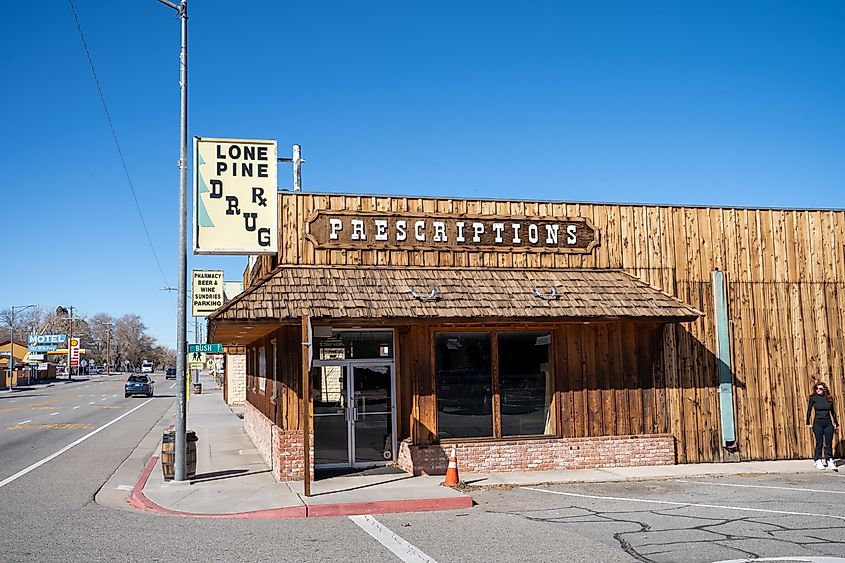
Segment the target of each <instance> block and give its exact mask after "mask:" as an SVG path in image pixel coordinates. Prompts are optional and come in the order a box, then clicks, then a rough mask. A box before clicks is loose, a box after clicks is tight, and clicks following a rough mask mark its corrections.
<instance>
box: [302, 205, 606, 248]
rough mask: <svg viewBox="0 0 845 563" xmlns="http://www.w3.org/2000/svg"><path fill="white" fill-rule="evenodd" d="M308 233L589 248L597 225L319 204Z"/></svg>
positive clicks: (433, 243)
mask: <svg viewBox="0 0 845 563" xmlns="http://www.w3.org/2000/svg"><path fill="white" fill-rule="evenodd" d="M307 229H308V230H307V233H306V235H305V237H306V238H307V239H308V240H310V241H311V242H312V243H314V246H316V247H317V248H320V249H364V248H368V249H380V248H384V249H392V250H419V249H426V250H470V251H471V250H485V251H490V250H492V251H499V250H506V251H510V252H513V251H516V252H531V251H535V252H540V251H542V252H549V251H552V252H567V253H582V254H586V253H590V252H592V251H593V249H594V248H595V247H596V246H598V244H599V234H598V231H597V230H596V229H595V228H594V227H593V225H592V223H590V221H589V220H588V219H586V218H581V217H578V218H573V217H560V218H536V219H534V218H530V219H529V218H526V217H501V216H490V215H440V214H421V213H411V214H398V213H373V212H363V211H326V210H320V211H317V213H315V214H314V216H313V217H311V218H310V219H309V220H308V222H307Z"/></svg>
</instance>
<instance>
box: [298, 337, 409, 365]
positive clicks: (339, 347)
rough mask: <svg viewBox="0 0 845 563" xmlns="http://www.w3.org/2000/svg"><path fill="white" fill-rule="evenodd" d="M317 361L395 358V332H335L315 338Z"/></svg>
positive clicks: (314, 356)
mask: <svg viewBox="0 0 845 563" xmlns="http://www.w3.org/2000/svg"><path fill="white" fill-rule="evenodd" d="M313 348H314V355H313V359H315V360H361V359H375V358H393V331H390V330H335V331H334V332H332V335H331V336H319V337H315V338H314V346H313Z"/></svg>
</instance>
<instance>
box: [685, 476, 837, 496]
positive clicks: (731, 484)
mask: <svg viewBox="0 0 845 563" xmlns="http://www.w3.org/2000/svg"><path fill="white" fill-rule="evenodd" d="M675 480H676V481H677V482H679V483H692V484H695V485H718V486H719V487H742V488H745V487H747V488H749V489H776V490H778V491H801V492H806V493H830V494H834V495H845V491H831V490H829V489H804V488H801V487H774V486H771V485H741V484H735V483H708V482H707V481H686V480H684V479H675Z"/></svg>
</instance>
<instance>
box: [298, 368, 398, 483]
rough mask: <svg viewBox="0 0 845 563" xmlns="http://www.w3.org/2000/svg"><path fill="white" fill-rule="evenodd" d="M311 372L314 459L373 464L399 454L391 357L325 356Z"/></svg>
mask: <svg viewBox="0 0 845 563" xmlns="http://www.w3.org/2000/svg"><path fill="white" fill-rule="evenodd" d="M321 364H323V365H320V366H315V367H314V369H313V370H312V373H311V377H312V382H313V401H314V465H315V466H316V467H324V468H342V467H370V466H373V465H383V464H385V463H387V462H388V461H392V460H393V459H394V458H395V451H396V447H395V443H394V442H395V439H394V432H393V425H394V421H393V419H394V411H395V400H394V396H395V393H394V379H393V364H392V363H369V362H367V363H363V362H348V361H347V362H339V361H327V362H321Z"/></svg>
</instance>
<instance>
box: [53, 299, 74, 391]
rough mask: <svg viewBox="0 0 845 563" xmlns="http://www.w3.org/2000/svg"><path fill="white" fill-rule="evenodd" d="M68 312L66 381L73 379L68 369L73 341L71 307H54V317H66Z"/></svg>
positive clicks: (71, 372) (71, 370) (70, 369)
mask: <svg viewBox="0 0 845 563" xmlns="http://www.w3.org/2000/svg"><path fill="white" fill-rule="evenodd" d="M68 310H70V321H69V322H70V325H69V326H68V337H67V378H68V380H71V379H73V369H72V368H71V367H70V352H71V348H72V346H71V340H73V305H71V306H69V307H62V306H61V305H59V306H58V307H56V315H67V314H68Z"/></svg>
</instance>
